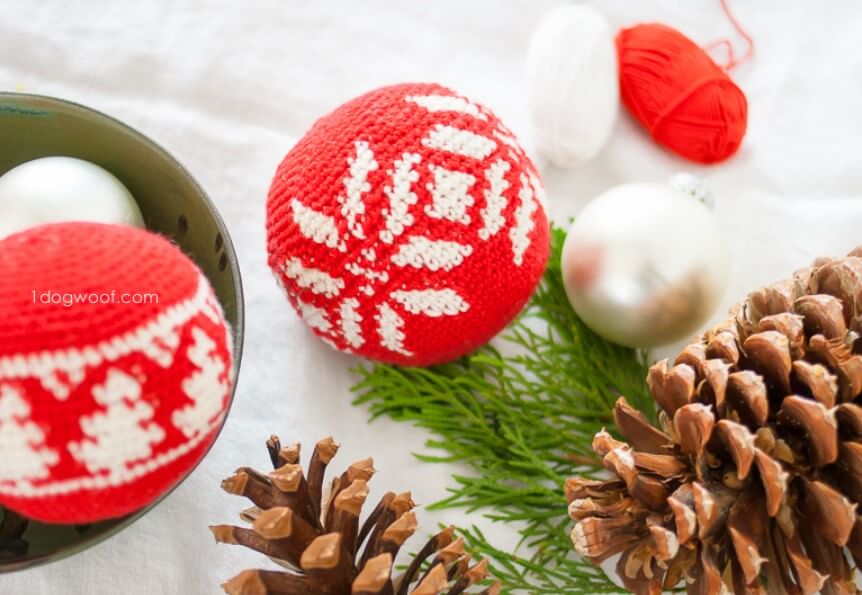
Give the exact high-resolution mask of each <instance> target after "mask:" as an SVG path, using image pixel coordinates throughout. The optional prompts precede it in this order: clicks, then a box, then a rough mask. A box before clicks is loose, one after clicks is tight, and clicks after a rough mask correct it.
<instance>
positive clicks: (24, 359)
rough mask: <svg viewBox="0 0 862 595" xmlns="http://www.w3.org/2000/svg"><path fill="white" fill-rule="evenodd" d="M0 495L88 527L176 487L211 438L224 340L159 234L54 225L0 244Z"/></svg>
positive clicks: (187, 271) (38, 514)
mask: <svg viewBox="0 0 862 595" xmlns="http://www.w3.org/2000/svg"><path fill="white" fill-rule="evenodd" d="M0 255H2V257H0V279H2V280H3V281H2V283H0V453H2V455H0V504H2V505H4V506H7V507H9V508H11V509H13V510H16V511H18V512H20V513H21V514H23V515H25V516H27V517H30V518H32V519H36V520H40V521H45V522H53V523H90V522H94V521H99V520H103V519H108V518H113V517H119V516H123V515H126V514H128V513H131V512H134V511H136V510H138V509H140V508H142V507H144V506H146V505H147V504H150V503H151V502H153V501H154V500H155V499H156V498H158V497H159V496H160V495H162V494H163V493H165V492H166V491H167V490H169V489H170V488H171V487H173V486H174V485H176V484H177V483H178V482H179V481H180V479H182V478H183V477H184V476H185V474H187V473H188V472H189V471H190V470H191V468H192V467H194V465H195V464H196V463H197V462H198V460H199V459H200V458H201V457H202V456H203V455H204V453H205V451H206V450H207V448H208V447H209V446H210V444H211V443H212V441H213V440H214V438H215V434H216V431H217V429H218V428H219V427H220V425H221V422H222V420H223V418H224V415H225V411H226V408H227V405H228V400H229V395H230V389H231V383H232V378H231V343H230V336H229V330H228V327H227V324H226V323H225V320H224V318H223V316H222V311H221V307H220V306H219V304H218V302H217V301H216V299H215V296H214V294H213V291H212V289H211V287H210V285H209V283H208V282H207V280H206V279H205V278H204V277H203V275H202V274H201V272H200V271H199V270H198V268H197V267H196V266H195V265H194V264H193V263H192V261H191V260H189V259H188V258H187V257H186V256H185V255H183V254H182V252H180V251H179V250H178V249H177V248H176V247H174V246H173V245H172V244H171V243H170V242H168V240H166V239H164V238H162V237H160V236H157V235H155V234H152V233H149V232H146V231H142V230H139V229H134V228H131V227H126V226H119V225H104V224H97V223H61V224H53V225H45V226H42V227H37V228H33V229H30V230H27V231H24V232H21V233H18V234H15V235H12V236H9V237H8V238H6V239H4V240H3V241H0Z"/></svg>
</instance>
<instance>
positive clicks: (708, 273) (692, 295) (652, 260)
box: [562, 183, 730, 348]
mask: <svg viewBox="0 0 862 595" xmlns="http://www.w3.org/2000/svg"><path fill="white" fill-rule="evenodd" d="M729 269H730V255H729V248H728V245H727V241H726V239H725V236H724V234H723V233H722V230H721V228H720V227H719V225H718V222H717V221H716V219H715V217H714V216H713V214H712V213H711V212H710V210H709V209H708V208H707V207H706V206H705V205H704V204H702V203H701V202H699V201H698V200H696V199H694V198H693V197H692V196H690V195H688V194H686V193H684V192H682V191H680V190H677V189H674V188H672V187H670V186H664V185H661V184H649V183H633V184H623V185H621V186H616V187H615V188H611V189H610V190H608V191H606V192H604V193H602V194H600V195H599V196H597V197H596V198H594V199H593V200H592V201H591V202H590V203H589V204H588V205H587V206H586V207H585V208H584V210H583V211H582V212H581V214H580V215H578V216H577V218H576V219H575V221H574V223H573V224H572V227H571V229H569V234H568V236H567V238H566V242H565V244H564V246H563V253H562V274H563V284H564V286H565V289H566V295H567V296H568V298H569V302H570V303H571V304H572V307H573V308H574V309H575V312H576V313H577V314H578V316H580V317H581V319H582V320H583V321H584V322H585V323H586V325H587V326H588V327H590V328H591V329H592V330H593V331H595V332H596V333H598V334H599V335H601V336H602V337H604V338H606V339H608V340H609V341H612V342H614V343H618V344H620V345H625V346H628V347H643V348H647V347H656V346H659V345H666V344H668V343H672V342H674V341H677V340H679V339H683V338H686V337H688V336H689V335H691V334H693V333H694V332H696V331H697V330H698V329H699V327H700V326H701V325H702V324H704V323H705V322H706V321H707V320H708V319H709V317H710V316H711V315H712V313H713V312H714V311H715V308H716V307H717V306H718V304H719V302H720V301H721V298H722V296H723V295H724V290H725V288H726V286H727V281H728V275H729Z"/></svg>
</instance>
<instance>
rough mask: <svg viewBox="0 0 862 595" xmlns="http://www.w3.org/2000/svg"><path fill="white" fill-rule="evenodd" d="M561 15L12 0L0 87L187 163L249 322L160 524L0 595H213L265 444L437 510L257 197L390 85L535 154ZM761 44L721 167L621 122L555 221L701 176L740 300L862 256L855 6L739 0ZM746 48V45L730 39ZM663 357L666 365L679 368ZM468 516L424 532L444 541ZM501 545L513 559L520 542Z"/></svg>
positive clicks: (710, 33)
mask: <svg viewBox="0 0 862 595" xmlns="http://www.w3.org/2000/svg"><path fill="white" fill-rule="evenodd" d="M556 3H557V2H554V1H552V0H542V1H538V0H520V1H517V2H516V1H509V2H498V1H494V0H483V1H481V2H478V1H477V2H464V1H463V0H446V1H442V2H434V3H430V2H422V3H419V2H411V3H407V2H388V3H386V2H377V1H374V2H370V1H364V2H351V1H349V0H345V1H343V2H327V3H323V2H317V3H311V2H297V1H285V0H269V1H266V2H258V1H252V0H249V1H247V2H234V1H230V0H198V1H194V2H184V1H172V0H147V1H144V2H134V3H132V2H124V3H121V2H109V1H107V0H103V1H95V0H51V1H40V2H38V3H36V2H28V3H24V2H13V1H11V0H0V56H2V58H0V89H4V90H23V91H28V92H33V93H41V94H50V95H57V96H60V97H64V98H68V99H71V100H74V101H78V102H81V103H84V104H87V105H90V106H92V107H94V108H97V109H99V110H103V111H105V112H107V113H109V114H112V115H114V116H116V117H118V118H120V119H121V120H124V121H125V122H127V123H129V124H130V125H132V126H134V127H136V128H138V129H140V130H141V131H143V132H144V133H145V134H148V135H149V136H151V137H152V138H154V139H155V140H157V141H158V142H159V143H161V144H163V145H164V146H165V147H166V148H167V149H168V150H170V151H171V152H173V154H174V155H175V156H176V157H177V158H179V159H180V161H182V162H183V163H184V164H185V165H187V166H188V168H189V169H190V170H191V171H192V172H193V173H194V174H195V176H196V177H197V178H198V179H199V181H200V182H201V183H202V184H203V186H204V187H205V188H206V189H207V190H208V191H209V193H210V194H211V196H212V198H213V199H214V201H215V202H216V204H217V206H218V208H219V209H220V211H221V213H222V215H223V216H224V218H225V220H226V222H227V225H228V227H229V228H230V231H231V234H232V236H233V240H234V242H235V244H236V247H237V250H238V253H239V259H240V262H241V265H242V269H243V277H244V281H245V291H246V307H247V335H246V342H245V357H244V361H243V366H242V373H241V376H240V381H239V387H238V390H237V395H236V401H235V403H234V406H233V410H232V413H231V416H230V418H229V419H228V422H227V426H226V427H225V430H224V432H223V434H222V435H221V438H220V439H219V441H218V443H217V444H216V446H215V447H214V449H213V450H212V452H211V454H210V455H209V457H208V458H207V459H206V460H205V461H204V463H203V464H202V465H201V466H200V467H199V468H198V469H197V471H196V472H195V473H194V474H193V475H192V476H191V477H190V478H189V479H188V480H187V481H186V482H185V483H184V484H183V485H182V486H181V487H180V488H179V489H178V490H176V492H174V493H173V494H172V495H171V496H170V497H169V498H168V499H167V500H166V501H165V502H164V503H163V504H162V505H160V506H159V507H158V508H157V509H156V510H154V511H153V512H152V513H151V514H149V515H147V516H146V517H145V518H144V519H143V520H141V521H139V522H137V523H136V524H135V525H134V526H133V527H131V528H130V529H129V530H127V531H125V532H124V533H122V534H121V535H119V536H117V537H115V538H113V539H111V540H109V541H108V542H106V543H103V544H101V545H99V546H97V547H94V548H92V549H91V550H89V551H87V552H85V553H83V554H82V555H79V556H77V557H74V558H72V559H69V560H65V561H62V562H59V563H55V564H52V565H49V566H46V567H42V568H38V569H35V570H30V571H26V572H23V573H19V574H15V575H6V576H0V592H2V593H3V594H15V595H18V594H31V593H36V594H40V595H41V594H54V593H58V594H63V595H66V594H68V595H76V594H85V593H86V594H88V595H92V594H95V595H98V594H126V593H128V594H135V593H146V594H160V593H215V592H219V589H218V584H219V583H220V582H221V581H223V580H225V579H227V578H228V577H230V576H232V575H233V574H235V573H236V572H237V571H239V570H240V569H242V568H247V567H250V566H257V565H261V564H265V561H264V560H262V558H261V557H260V556H258V555H255V554H253V553H247V552H245V551H244V550H243V549H241V548H239V547H231V546H216V545H215V544H214V543H213V540H212V538H211V537H210V535H209V532H208V531H207V525H208V524H211V523H222V522H230V521H233V520H234V519H235V517H236V514H237V513H238V511H239V510H240V509H241V508H242V507H243V506H244V501H242V500H241V499H238V498H234V497H230V496H227V495H224V494H222V492H221V491H220V490H219V487H218V485H219V480H220V479H221V478H223V477H225V476H227V475H229V474H230V473H231V472H232V470H233V469H234V468H235V467H237V466H239V465H243V464H252V465H257V466H263V465H265V464H266V462H267V459H266V455H265V451H264V449H263V444H262V443H263V440H264V439H265V438H266V437H267V436H269V434H270V433H272V432H275V433H278V434H280V435H281V436H282V438H283V439H285V441H293V440H301V441H302V442H303V443H304V444H306V445H311V444H313V442H314V441H315V440H317V439H318V438H320V437H323V436H325V435H329V434H332V435H334V436H335V437H336V438H337V439H338V440H339V441H340V442H341V443H342V444H343V447H342V450H341V453H340V454H339V456H338V458H337V463H338V466H340V465H346V464H348V463H349V462H352V461H353V460H355V459H358V458H361V457H364V456H367V455H372V456H373V457H374V458H375V460H376V463H377V468H378V469H379V474H378V475H377V476H376V477H375V479H374V481H373V482H372V487H373V492H372V494H377V495H379V494H381V493H383V492H384V491H386V490H387V489H408V488H410V489H412V490H413V492H414V495H415V499H416V500H417V501H419V502H424V503H430V502H433V501H435V500H437V499H439V498H441V497H442V496H444V494H445V487H446V485H447V484H448V482H449V476H450V473H451V472H453V471H455V470H456V469H453V468H447V467H445V466H438V465H424V464H420V463H417V462H415V461H414V460H413V459H412V457H411V454H410V453H411V452H415V451H419V450H421V449H422V443H423V439H424V438H425V436H424V434H423V432H422V431H419V430H417V429H414V428H411V427H408V426H405V425H402V424H396V423H394V422H390V421H388V420H380V421H377V422H376V423H374V424H372V425H368V424H367V422H366V418H367V416H366V412H365V411H363V410H361V409H357V408H354V407H352V406H351V405H350V398H351V397H350V395H349V394H348V387H349V386H350V385H351V381H352V377H351V374H350V373H349V372H348V368H349V367H351V366H353V365H355V364H356V361H355V360H354V359H352V358H350V357H346V356H342V355H338V354H336V353H334V352H333V351H331V350H330V349H329V348H328V347H326V346H325V345H323V344H322V343H321V342H319V341H318V340H316V339H314V338H313V337H312V335H311V334H310V333H309V332H308V331H307V330H306V329H305V328H304V327H303V325H302V323H301V322H300V321H299V319H298V318H297V316H295V315H294V314H293V312H292V311H291V310H290V309H289V307H288V305H287V302H286V300H285V299H284V298H283V297H282V296H281V295H280V293H279V290H278V289H277V287H276V284H275V282H274V281H273V278H272V275H271V274H270V273H269V271H268V269H267V267H266V263H265V253H264V224H263V221H264V199H265V196H266V191H267V188H268V185H269V181H270V177H271V175H272V173H273V171H274V170H275V167H276V165H277V163H278V162H279V161H280V160H281V158H282V156H283V155H284V153H285V152H286V151H287V150H288V149H289V148H290V147H291V146H292V144H293V143H294V142H295V141H296V140H297V138H298V137H299V136H301V135H302V133H303V132H304V131H305V130H306V129H307V128H308V126H309V125H310V124H311V123H312V121H313V120H314V119H315V117H316V116H319V115H321V114H323V113H325V112H327V111H329V110H330V109H332V108H334V107H335V106H337V105H338V104H339V103H341V102H342V101H345V100H347V99H349V98H351V97H352V96H354V95H356V94H358V93H360V92H363V91H365V90H368V89H371V88H373V87H376V86H378V85H382V84H386V83H394V82H402V81H411V80H413V81H438V82H441V83H443V84H447V85H450V86H452V87H454V88H455V89H458V90H459V91H460V92H462V93H465V94H467V95H469V96H471V97H472V98H474V99H476V100H477V101H480V102H483V103H485V104H487V105H488V106H490V107H492V108H493V109H494V110H495V111H496V112H497V113H498V115H500V116H501V117H502V118H503V120H504V121H505V122H507V123H508V124H509V126H510V127H511V128H512V129H514V131H515V132H516V133H517V134H518V135H519V136H520V138H521V139H522V141H523V142H524V143H525V144H526V145H527V146H528V147H530V146H531V132H530V128H529V119H528V115H527V112H526V99H525V93H524V89H523V86H522V81H523V67H524V54H525V49H526V46H527V43H528V41H529V38H530V33H531V31H532V29H533V27H534V26H535V25H536V24H537V23H538V21H539V19H540V18H541V16H542V15H543V14H544V13H545V12H546V11H547V10H549V9H550V8H551V7H552V6H553V5H554V4H556ZM596 4H597V5H598V6H599V8H600V10H602V11H603V12H604V13H605V14H606V15H607V16H608V18H609V20H610V21H611V22H612V24H613V25H614V26H615V27H619V26H623V25H627V24H633V23H635V22H638V21H642V20H656V21H662V22H665V23H667V24H670V25H673V26H677V27H679V28H681V29H682V30H683V31H685V32H686V33H687V34H689V35H690V36H692V37H693V38H694V39H695V40H697V41H700V42H702V43H705V42H708V41H711V40H712V39H714V38H716V37H719V36H731V37H732V38H733V32H732V30H731V28H730V25H729V23H728V22H727V20H726V19H725V17H724V16H723V14H722V13H721V11H720V8H719V2H718V0H698V1H691V2H684V3H681V2H674V1H672V0H649V1H646V0H642V1H640V2H624V1H622V0H604V1H602V2H596ZM733 4H734V5H735V6H734V8H735V10H736V12H737V16H738V17H739V19H740V20H741V22H742V23H744V24H745V25H746V27H747V28H748V29H749V30H750V32H751V33H752V34H753V36H754V37H755V39H756V40H757V50H756V54H755V59H754V60H753V61H752V62H751V63H749V64H747V65H745V66H743V67H741V68H739V69H738V70H737V71H736V72H735V74H734V76H735V78H736V80H737V81H738V83H739V84H740V85H741V86H742V88H743V89H744V90H745V92H746V93H747V95H748V99H749V106H750V113H749V132H748V136H747V138H746V140H745V142H744V144H743V147H742V149H741V151H740V153H739V154H738V155H737V156H736V157H734V158H733V159H732V160H731V161H730V162H728V163H726V164H724V165H720V166H718V167H710V168H703V167H696V166H693V165H691V164H689V163H686V162H683V161H681V160H680V159H677V158H675V157H673V156H670V155H668V154H666V153H664V152H663V151H661V150H660V149H658V148H657V147H656V146H655V145H653V144H652V142H651V141H649V140H648V139H647V137H646V136H645V135H644V134H643V133H642V132H641V131H640V130H639V129H638V128H637V127H636V126H635V125H634V124H633V123H632V121H630V120H629V119H628V118H627V117H622V118H621V119H620V121H619V122H618V124H617V126H616V129H615V130H614V134H613V136H612V139H611V141H610V143H609V145H608V146H607V147H606V149H605V150H604V151H603V152H602V153H601V155H599V157H598V158H597V159H595V160H594V161H592V162H591V163H589V164H588V165H587V166H585V167H583V168H582V169H580V170H577V171H562V170H554V169H552V168H550V167H547V166H545V165H544V164H542V168H543V171H544V173H545V180H546V184H547V187H548V193H549V200H550V210H551V214H552V216H553V217H554V218H555V219H556V220H557V221H565V220H566V218H567V217H569V216H571V215H574V214H576V213H577V211H578V209H579V208H580V207H581V206H582V205H583V204H584V203H585V202H586V201H587V200H588V199H589V198H590V197H591V196H593V195H595V194H596V193H597V192H599V191H601V190H603V189H605V188H607V187H609V186H611V185H614V184H617V183H620V182H625V181H635V180H653V181H662V180H665V179H666V178H667V177H668V176H669V175H670V174H672V173H674V172H677V171H680V170H687V171H691V172H693V173H696V174H698V175H702V176H704V177H705V179H706V182H707V183H708V185H709V186H710V187H711V188H712V190H713V191H714V193H715V195H716V197H717V202H718V205H717V209H716V210H717V214H718V217H719V218H720V220H721V222H722V224H723V225H724V226H725V228H726V230H727V233H728V234H729V236H730V238H731V240H732V243H733V257H734V263H733V276H732V281H731V285H730V289H729V291H728V293H727V295H726V297H725V303H724V305H723V306H722V312H720V313H717V314H716V318H718V317H719V316H720V315H721V314H723V311H724V310H726V307H727V306H728V305H729V304H730V303H731V299H732V298H735V297H736V298H738V297H740V296H742V295H743V293H744V292H745V291H747V290H749V289H753V288H754V287H755V286H757V285H759V284H762V283H765V282H768V281H770V280H773V279H775V278H777V277H780V276H783V275H785V274H787V273H789V272H790V271H791V270H793V269H794V268H796V267H799V266H802V265H804V264H807V263H808V262H809V261H810V260H811V259H812V258H813V257H815V256H817V255H820V254H840V253H843V252H845V251H847V250H849V249H850V248H852V247H853V246H855V245H856V244H857V243H862V229H860V222H862V200H860V197H862V168H860V167H859V166H858V163H859V157H860V155H862V110H860V109H859V103H860V98H862V76H860V75H862V53H860V52H859V51H858V30H859V27H860V26H862V4H860V3H858V2H854V1H852V0H847V1H844V2H837V1H836V2H830V3H817V4H815V3H811V2H807V3H805V2H801V1H800V2H795V3H792V2H787V1H779V0H774V1H771V2H768V1H762V2H758V3H751V2H746V3H743V2H739V1H737V2H734V3H733ZM736 39H738V38H736ZM667 351H672V349H670V350H667ZM444 517H445V518H446V519H448V520H450V521H451V522H456V523H464V522H476V521H479V522H481V518H480V517H479V516H477V515H473V516H472V517H470V518H469V519H468V518H465V517H464V515H463V514H462V513H460V512H450V513H446V514H443V515H440V514H435V515H432V514H429V513H427V512H423V513H421V516H420V520H421V521H422V523H423V526H424V527H425V528H427V529H429V530H430V529H431V528H432V527H434V526H435V525H436V523H437V522H439V521H442V520H443V518H444ZM489 534H490V535H491V536H493V537H496V538H497V539H498V542H499V543H500V544H501V545H502V546H504V547H505V546H506V545H507V544H509V543H511V542H512V540H513V538H514V535H515V532H514V531H513V530H512V529H511V528H506V527H493V528H491V530H490V531H489Z"/></svg>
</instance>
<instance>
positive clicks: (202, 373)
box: [171, 327, 229, 438]
mask: <svg viewBox="0 0 862 595" xmlns="http://www.w3.org/2000/svg"><path fill="white" fill-rule="evenodd" d="M215 347H216V343H215V341H213V340H212V339H211V338H210V337H209V335H207V334H206V333H205V332H204V331H203V330H202V329H201V328H199V327H192V344H191V346H190V347H189V349H188V357H189V361H190V362H191V363H193V364H194V365H195V366H196V367H197V370H195V371H194V372H193V373H192V374H191V375H190V376H189V377H188V378H186V379H184V380H183V383H182V389H183V392H184V393H185V394H186V396H188V398H189V399H191V400H192V404H191V405H188V406H186V407H183V408H182V409H178V410H176V411H174V414H173V417H172V419H171V421H172V422H173V424H174V425H175V426H176V427H177V428H179V429H180V430H181V431H182V433H183V434H184V435H185V436H186V438H193V437H194V436H197V435H199V434H203V433H206V432H209V431H210V430H211V429H212V427H213V424H214V423H215V422H217V421H218V420H219V419H220V418H221V416H222V414H223V413H224V403H225V399H226V398H227V395H228V391H229V387H228V383H227V381H226V380H225V379H224V378H225V369H226V364H225V362H224V360H223V359H222V358H221V357H219V356H218V353H217V352H216V351H215Z"/></svg>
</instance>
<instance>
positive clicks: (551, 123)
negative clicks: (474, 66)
mask: <svg viewBox="0 0 862 595" xmlns="http://www.w3.org/2000/svg"><path fill="white" fill-rule="evenodd" d="M527 93H528V102H529V106H530V114H531V117H532V121H533V129H534V132H535V137H536V148H537V150H538V152H539V153H540V154H542V155H543V156H544V157H546V158H547V159H549V160H550V161H551V162H552V163H553V164H554V165H556V166H558V167H572V166H576V165H579V164H581V163H583V162H585V161H587V160H588V159H590V158H592V157H594V156H595V155H596V154H597V153H598V152H599V151H600V150H601V149H602V147H603V146H604V145H605V143H606V142H607V140H608V137H609V136H610V133H611V129H612V128H613V126H614V123H615V122H616V118H617V113H618V112H619V104H620V97H619V95H620V92H619V81H618V78H617V52H616V47H615V46H614V39H613V32H612V30H611V28H610V26H609V25H608V22H607V21H606V20H605V18H604V16H602V14H601V13H600V12H599V11H598V10H596V9H595V8H592V7H590V6H583V5H576V4H572V5H565V6H561V7H558V8H556V9H554V10H552V11H551V12H550V13H548V14H547V15H546V16H545V18H544V19H543V20H542V22H541V24H540V25H539V27H538V28H537V29H536V31H535V33H534V34H533V38H532V40H531V42H530V47H529V50H528V52H527Z"/></svg>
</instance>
